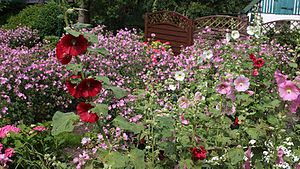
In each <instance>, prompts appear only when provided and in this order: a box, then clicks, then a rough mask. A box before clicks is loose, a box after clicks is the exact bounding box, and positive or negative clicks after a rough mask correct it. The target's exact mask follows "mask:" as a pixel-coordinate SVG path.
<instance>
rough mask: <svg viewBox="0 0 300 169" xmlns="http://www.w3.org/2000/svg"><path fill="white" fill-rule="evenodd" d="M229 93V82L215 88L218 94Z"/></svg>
mask: <svg viewBox="0 0 300 169" xmlns="http://www.w3.org/2000/svg"><path fill="white" fill-rule="evenodd" d="M230 91H231V84H230V83H229V82H222V83H221V84H219V85H218V86H217V92H218V93H220V94H227V93H229V92H230Z"/></svg>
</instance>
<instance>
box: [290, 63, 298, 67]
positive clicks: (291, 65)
mask: <svg viewBox="0 0 300 169" xmlns="http://www.w3.org/2000/svg"><path fill="white" fill-rule="evenodd" d="M289 66H290V67H292V68H298V64H297V63H294V62H291V63H289Z"/></svg>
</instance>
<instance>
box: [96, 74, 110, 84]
mask: <svg viewBox="0 0 300 169" xmlns="http://www.w3.org/2000/svg"><path fill="white" fill-rule="evenodd" d="M95 79H96V80H98V81H102V82H103V84H104V85H110V84H111V83H110V80H109V78H108V77H106V76H96V77H95Z"/></svg>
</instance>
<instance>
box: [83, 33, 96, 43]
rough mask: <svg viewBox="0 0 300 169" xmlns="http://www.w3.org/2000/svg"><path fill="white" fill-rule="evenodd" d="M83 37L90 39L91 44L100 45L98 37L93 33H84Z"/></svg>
mask: <svg viewBox="0 0 300 169" xmlns="http://www.w3.org/2000/svg"><path fill="white" fill-rule="evenodd" d="M83 35H84V37H86V38H87V39H88V41H89V42H91V43H99V41H98V36H97V35H95V34H92V33H87V32H86V33H84V34H83Z"/></svg>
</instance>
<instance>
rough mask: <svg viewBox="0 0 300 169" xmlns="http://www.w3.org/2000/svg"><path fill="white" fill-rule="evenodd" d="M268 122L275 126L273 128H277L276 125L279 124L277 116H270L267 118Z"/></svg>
mask: <svg viewBox="0 0 300 169" xmlns="http://www.w3.org/2000/svg"><path fill="white" fill-rule="evenodd" d="M267 121H268V122H269V123H270V124H271V125H273V126H276V125H278V124H279V121H278V119H277V118H276V117H275V116H273V115H269V116H268V117H267Z"/></svg>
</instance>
